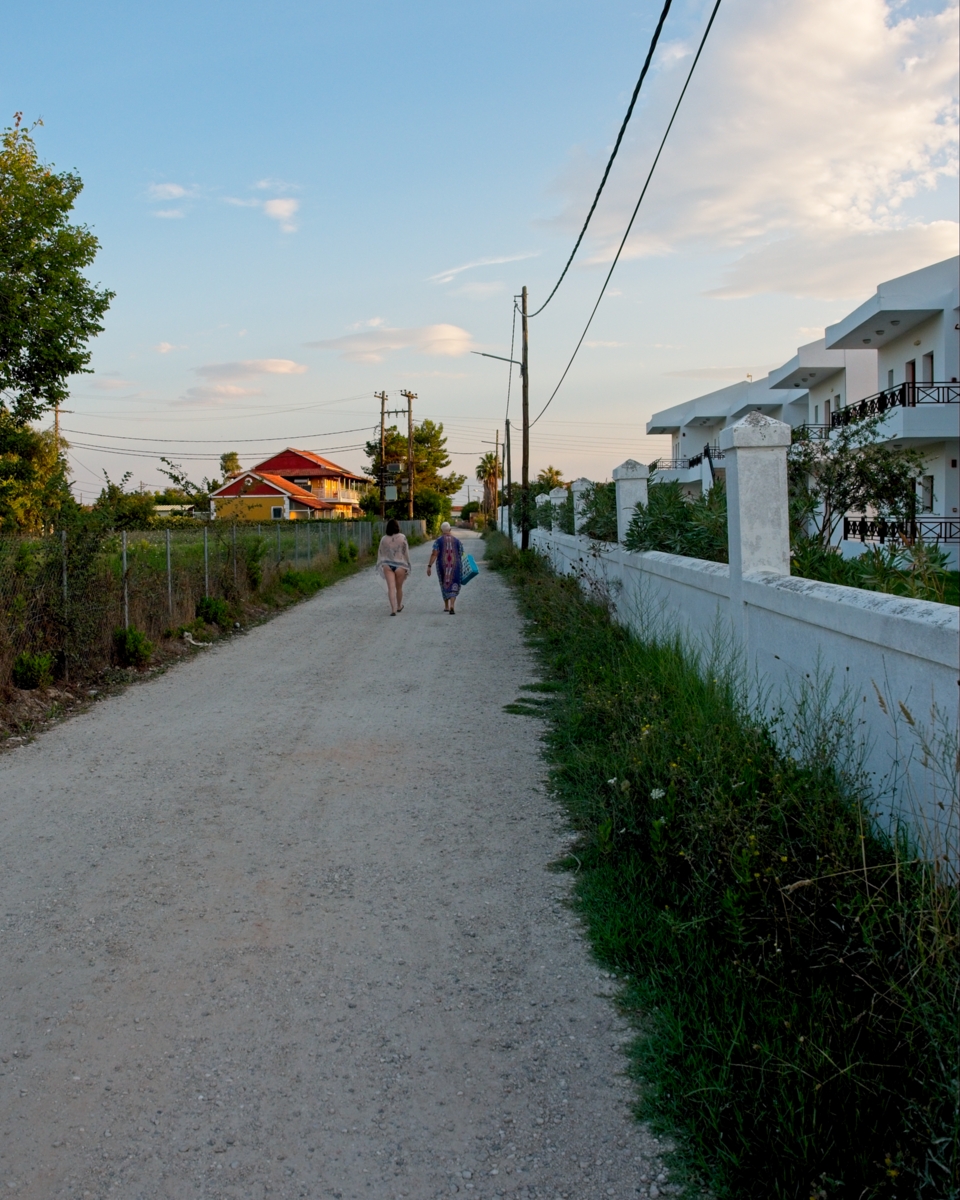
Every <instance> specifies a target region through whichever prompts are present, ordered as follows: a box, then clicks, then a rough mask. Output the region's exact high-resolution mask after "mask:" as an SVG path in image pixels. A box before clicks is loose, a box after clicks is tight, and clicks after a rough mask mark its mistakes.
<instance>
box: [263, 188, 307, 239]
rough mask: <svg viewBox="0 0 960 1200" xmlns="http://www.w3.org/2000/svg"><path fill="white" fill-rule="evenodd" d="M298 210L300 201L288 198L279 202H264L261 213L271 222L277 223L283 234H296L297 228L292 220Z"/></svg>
mask: <svg viewBox="0 0 960 1200" xmlns="http://www.w3.org/2000/svg"><path fill="white" fill-rule="evenodd" d="M299 208H300V201H299V200H294V199H292V198H291V197H289V196H286V197H284V198H283V199H279V200H266V201H264V205H263V211H264V212H265V213H266V214H267V216H268V217H270V218H271V220H274V221H278V222H279V224H280V228H281V229H282V230H283V232H284V233H296V232H297V226H296V224H295V223H294V220H293V218H294V217H295V216H296V213H297V210H298V209H299Z"/></svg>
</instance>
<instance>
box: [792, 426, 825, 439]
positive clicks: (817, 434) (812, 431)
mask: <svg viewBox="0 0 960 1200" xmlns="http://www.w3.org/2000/svg"><path fill="white" fill-rule="evenodd" d="M832 428H833V426H832V425H808V424H803V425H797V426H796V428H795V429H794V431H793V440H794V441H795V442H799V441H803V440H807V441H811V442H822V441H826V440H827V439H828V438H829V437H830V430H831V429H832Z"/></svg>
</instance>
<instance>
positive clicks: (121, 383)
mask: <svg viewBox="0 0 960 1200" xmlns="http://www.w3.org/2000/svg"><path fill="white" fill-rule="evenodd" d="M93 386H94V387H95V388H96V389H97V391H98V392H124V391H128V390H129V389H130V388H133V387H136V386H137V385H136V384H135V383H134V382H133V380H132V379H121V378H120V377H119V376H116V375H113V376H107V377H103V376H101V377H100V378H99V379H95V380H94V381H93Z"/></svg>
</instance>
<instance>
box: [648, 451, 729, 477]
mask: <svg viewBox="0 0 960 1200" xmlns="http://www.w3.org/2000/svg"><path fill="white" fill-rule="evenodd" d="M705 454H709V457H710V458H711V459H712V460H713V462H719V461H721V460H722V458H723V451H722V450H721V449H720V447H719V446H704V448H703V450H701V451H700V453H699V454H693V455H691V456H689V457H681V458H655V459H654V460H653V462H652V463H651V464H650V466H649V468H648V469H649V471H650V474H651V475H652V474H653V472H654V471H687V470H689V469H690V468H691V467H699V466H700V464H701V463H702V462H703V456H704V455H705Z"/></svg>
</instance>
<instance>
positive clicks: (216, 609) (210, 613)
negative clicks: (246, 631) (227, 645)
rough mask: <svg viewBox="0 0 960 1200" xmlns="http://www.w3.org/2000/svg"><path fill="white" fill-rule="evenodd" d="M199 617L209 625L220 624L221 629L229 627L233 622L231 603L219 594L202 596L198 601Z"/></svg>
mask: <svg viewBox="0 0 960 1200" xmlns="http://www.w3.org/2000/svg"><path fill="white" fill-rule="evenodd" d="M197 618H198V620H200V621H204V622H205V623H206V624H207V625H218V626H219V627H220V628H221V629H229V628H230V626H231V625H232V624H233V617H232V616H231V613H230V605H229V604H227V602H226V600H221V599H220V597H219V596H202V597H201V598H200V599H199V600H198V601H197Z"/></svg>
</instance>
